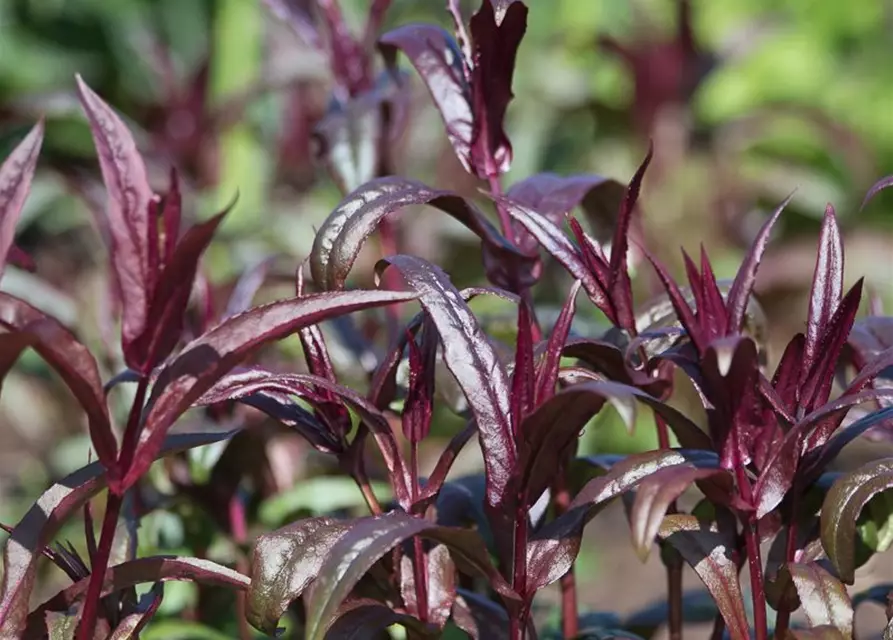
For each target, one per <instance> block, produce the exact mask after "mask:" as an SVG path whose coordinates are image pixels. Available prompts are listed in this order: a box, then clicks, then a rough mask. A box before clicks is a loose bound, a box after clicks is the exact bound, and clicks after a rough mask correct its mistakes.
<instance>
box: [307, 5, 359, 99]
mask: <svg viewBox="0 0 893 640" xmlns="http://www.w3.org/2000/svg"><path fill="white" fill-rule="evenodd" d="M319 7H320V10H321V13H322V18H323V20H324V21H325V23H326V27H327V28H328V32H329V34H328V35H329V37H328V39H327V44H328V46H329V61H330V63H331V65H332V73H333V75H334V76H335V80H336V81H337V82H338V84H339V85H340V89H341V90H342V91H344V92H346V93H347V94H348V95H351V96H353V95H357V94H358V93H360V92H362V91H365V90H366V89H368V88H369V82H370V80H369V70H368V66H369V64H370V62H369V59H368V58H369V57H368V56H367V55H366V52H365V51H363V47H362V44H360V43H359V42H357V40H356V38H355V37H354V35H353V33H351V30H350V28H349V27H348V25H347V23H346V22H345V21H344V17H343V16H342V14H341V6H340V5H339V3H338V2H321V3H319Z"/></svg>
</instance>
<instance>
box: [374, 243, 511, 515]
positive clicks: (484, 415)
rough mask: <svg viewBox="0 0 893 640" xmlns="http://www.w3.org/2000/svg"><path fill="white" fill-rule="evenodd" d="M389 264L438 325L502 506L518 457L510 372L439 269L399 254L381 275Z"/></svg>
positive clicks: (494, 500) (490, 493)
mask: <svg viewBox="0 0 893 640" xmlns="http://www.w3.org/2000/svg"><path fill="white" fill-rule="evenodd" d="M387 265H393V266H394V267H396V268H397V269H399V270H400V272H401V274H402V275H403V277H404V279H405V280H406V281H407V283H408V284H409V285H410V287H412V289H414V290H415V291H417V292H418V295H419V301H420V302H421V303H422V306H423V307H424V309H425V311H426V312H427V313H428V316H429V317H430V318H431V320H432V321H433V322H434V324H435V325H436V326H437V331H438V333H440V339H441V341H442V343H443V360H444V362H445V363H446V366H447V368H448V369H449V370H450V373H452V374H453V377H455V379H456V381H457V382H458V383H459V386H461V387H462V391H463V393H464V394H465V397H466V399H467V400H468V404H469V406H470V407H471V410H472V412H473V413H474V416H475V419H476V420H477V425H478V432H479V433H480V439H481V448H482V449H483V452H484V465H485V467H486V471H487V501H488V502H489V504H490V505H491V506H496V505H497V504H499V502H500V500H501V499H502V497H503V493H504V490H505V488H506V486H507V484H508V481H509V478H510V476H511V473H512V470H513V468H514V463H515V457H516V448H515V441H514V438H513V437H512V425H511V404H510V399H509V389H510V387H509V381H508V375H507V374H506V372H505V368H504V367H503V365H502V362H500V360H499V358H498V356H497V355H496V352H495V350H494V349H493V346H492V345H491V344H490V342H489V340H488V339H487V337H486V335H485V334H484V332H483V331H482V330H481V328H480V326H479V325H478V323H477V319H476V318H475V317H474V314H473V313H472V312H471V309H469V307H468V305H467V304H466V303H465V302H464V301H463V300H462V296H461V295H460V294H459V291H458V290H457V289H456V288H455V287H454V286H453V284H452V283H451V282H450V280H449V278H448V277H447V275H446V274H445V273H444V272H443V271H442V270H441V269H440V268H439V267H437V266H435V265H432V264H430V263H428V262H425V261H424V260H422V259H421V258H416V257H413V256H406V255H399V256H392V257H390V258H387V259H385V260H383V261H381V262H380V263H379V265H378V266H377V267H376V271H378V272H379V273H380V272H381V271H382V270H383V269H384V268H386V267H387Z"/></svg>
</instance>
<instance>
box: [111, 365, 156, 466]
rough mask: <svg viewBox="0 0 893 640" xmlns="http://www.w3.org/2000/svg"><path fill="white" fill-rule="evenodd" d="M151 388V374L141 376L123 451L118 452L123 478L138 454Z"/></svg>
mask: <svg viewBox="0 0 893 640" xmlns="http://www.w3.org/2000/svg"><path fill="white" fill-rule="evenodd" d="M148 389H149V376H148V375H145V376H143V377H141V378H140V380H139V382H138V383H137V386H136V395H135V396H134V398H133V404H132V405H130V415H129V416H128V417H127V427H126V428H125V429H124V438H123V439H122V442H121V453H119V454H118V473H119V475H120V477H121V478H123V477H124V476H126V475H127V472H128V471H130V465H131V464H133V458H134V456H135V455H136V449H137V445H138V444H139V437H140V426H141V425H140V418H141V417H142V413H143V405H144V404H145V403H146V393H147V391H148Z"/></svg>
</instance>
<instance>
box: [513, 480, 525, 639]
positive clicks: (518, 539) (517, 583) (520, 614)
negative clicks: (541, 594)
mask: <svg viewBox="0 0 893 640" xmlns="http://www.w3.org/2000/svg"><path fill="white" fill-rule="evenodd" d="M525 498H526V496H519V500H518V506H517V508H516V509H515V540H514V558H513V561H512V588H513V589H514V590H515V592H516V593H517V594H518V595H520V596H521V602H522V605H521V606H520V607H519V608H518V609H517V616H515V615H512V616H511V619H510V625H509V637H510V638H511V640H524V637H525V635H526V634H525V629H526V627H527V614H528V609H529V603H528V599H527V587H526V582H527V510H526V509H525V505H526V503H527V500H526V499H525Z"/></svg>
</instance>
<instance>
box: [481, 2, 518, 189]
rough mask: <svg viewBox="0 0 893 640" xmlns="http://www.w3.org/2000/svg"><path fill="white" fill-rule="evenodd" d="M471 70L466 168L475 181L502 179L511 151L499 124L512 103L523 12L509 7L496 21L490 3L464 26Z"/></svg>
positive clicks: (513, 5)
mask: <svg viewBox="0 0 893 640" xmlns="http://www.w3.org/2000/svg"><path fill="white" fill-rule="evenodd" d="M469 28H470V30H471V41H472V47H473V53H472V55H473V57H474V64H473V68H472V70H471V95H472V111H473V113H474V126H473V127H472V132H471V156H472V158H471V164H472V168H473V170H474V171H475V173H476V174H477V176H478V177H479V178H484V179H486V178H490V177H495V176H498V175H500V174H503V173H505V172H506V171H508V170H509V167H510V166H511V163H512V145H511V143H510V142H509V139H508V136H507V135H506V134H505V130H504V129H503V120H504V119H505V112H506V109H507V108H508V104H509V102H510V101H511V99H512V96H513V94H512V75H513V74H514V71H515V56H516V55H517V53H518V46H519V45H520V44H521V39H522V38H523V37H524V32H525V31H526V30H527V7H526V6H525V5H524V3H523V2H512V3H511V4H509V5H508V6H507V7H505V10H504V12H502V15H501V16H499V17H497V15H496V12H495V11H494V7H493V0H484V1H483V2H481V8H480V9H478V11H477V13H475V14H474V15H473V16H472V17H471V21H470V23H469Z"/></svg>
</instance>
